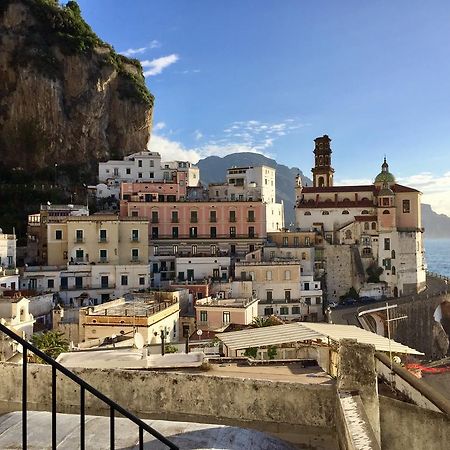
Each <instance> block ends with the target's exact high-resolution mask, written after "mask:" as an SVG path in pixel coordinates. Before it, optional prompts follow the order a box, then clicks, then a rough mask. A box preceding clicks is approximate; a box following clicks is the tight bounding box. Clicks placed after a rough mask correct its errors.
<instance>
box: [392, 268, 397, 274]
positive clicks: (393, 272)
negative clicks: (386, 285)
mask: <svg viewBox="0 0 450 450" xmlns="http://www.w3.org/2000/svg"><path fill="white" fill-rule="evenodd" d="M395 273H396V271H395V266H392V275H395Z"/></svg>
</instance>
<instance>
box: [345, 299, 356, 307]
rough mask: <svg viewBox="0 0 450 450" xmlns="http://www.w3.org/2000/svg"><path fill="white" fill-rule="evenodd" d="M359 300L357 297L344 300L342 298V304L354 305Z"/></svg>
mask: <svg viewBox="0 0 450 450" xmlns="http://www.w3.org/2000/svg"><path fill="white" fill-rule="evenodd" d="M357 302H358V300H356V298H344V299H343V300H341V305H344V306H353V305H355V304H356V303H357Z"/></svg>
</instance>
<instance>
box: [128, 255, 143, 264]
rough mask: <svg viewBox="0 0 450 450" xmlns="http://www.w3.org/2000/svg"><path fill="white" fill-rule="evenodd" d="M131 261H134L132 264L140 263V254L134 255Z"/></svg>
mask: <svg viewBox="0 0 450 450" xmlns="http://www.w3.org/2000/svg"><path fill="white" fill-rule="evenodd" d="M130 263H132V264H140V263H141V259H140V258H139V257H138V256H133V257H132V258H131V259H130Z"/></svg>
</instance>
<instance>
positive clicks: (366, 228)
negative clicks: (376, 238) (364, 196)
mask: <svg viewBox="0 0 450 450" xmlns="http://www.w3.org/2000/svg"><path fill="white" fill-rule="evenodd" d="M369 228H370V225H369V222H364V229H365V230H368V229H369Z"/></svg>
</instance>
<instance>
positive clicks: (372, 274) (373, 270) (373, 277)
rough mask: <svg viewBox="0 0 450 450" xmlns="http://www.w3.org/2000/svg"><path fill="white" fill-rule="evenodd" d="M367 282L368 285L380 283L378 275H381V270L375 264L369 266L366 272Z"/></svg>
mask: <svg viewBox="0 0 450 450" xmlns="http://www.w3.org/2000/svg"><path fill="white" fill-rule="evenodd" d="M366 272H367V275H368V278H367V281H368V282H369V283H379V282H380V275H381V274H382V273H383V268H382V267H378V266H377V265H376V264H375V263H373V264H371V265H370V266H369V267H368V268H367V270H366Z"/></svg>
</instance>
